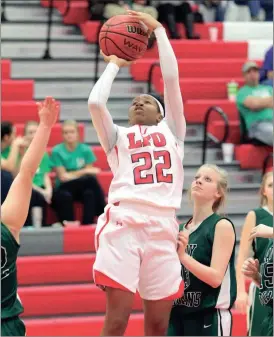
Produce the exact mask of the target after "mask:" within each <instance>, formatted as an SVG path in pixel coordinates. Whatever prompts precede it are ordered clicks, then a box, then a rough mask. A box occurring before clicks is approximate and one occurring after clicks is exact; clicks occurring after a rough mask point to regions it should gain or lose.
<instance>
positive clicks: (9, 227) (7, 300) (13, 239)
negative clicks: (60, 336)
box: [1, 97, 59, 336]
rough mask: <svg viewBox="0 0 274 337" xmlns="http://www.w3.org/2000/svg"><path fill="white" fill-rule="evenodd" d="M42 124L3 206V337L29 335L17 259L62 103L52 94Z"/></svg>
mask: <svg viewBox="0 0 274 337" xmlns="http://www.w3.org/2000/svg"><path fill="white" fill-rule="evenodd" d="M38 109H39V117H40V123H39V126H38V128H37V131H36V134H35V136H34V138H33V140H32V142H31V144H30V146H29V148H28V149H27V151H26V153H25V155H24V157H23V159H22V162H21V165H20V170H19V173H18V174H17V176H16V178H15V179H14V181H13V183H12V185H11V187H10V190H9V193H8V195H7V198H6V200H5V201H4V203H3V205H2V206H1V336H25V334H26V329H25V325H24V323H23V322H22V321H21V320H20V318H19V315H20V314H21V313H22V312H23V306H22V304H21V301H20V300H19V298H18V295H17V269H16V260H17V254H18V250H19V248H20V239H19V236H20V231H21V228H22V227H23V225H24V223H25V220H26V217H27V215H28V210H29V204H30V198H31V192H32V180H33V177H34V175H35V173H36V170H37V168H38V166H39V164H40V161H41V159H42V157H43V155H44V153H45V151H46V147H47V144H48V140H49V136H50V132H51V128H52V126H53V125H54V124H55V122H56V120H57V117H58V113H59V105H58V104H57V103H56V102H55V100H54V99H53V98H51V97H47V98H46V99H45V101H44V102H43V103H38Z"/></svg>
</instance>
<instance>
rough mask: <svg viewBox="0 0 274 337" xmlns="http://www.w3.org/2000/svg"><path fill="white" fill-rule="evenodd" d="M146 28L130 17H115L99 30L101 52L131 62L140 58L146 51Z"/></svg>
mask: <svg viewBox="0 0 274 337" xmlns="http://www.w3.org/2000/svg"><path fill="white" fill-rule="evenodd" d="M147 43H148V34H147V28H146V26H145V25H144V24H143V23H142V22H140V21H139V20H138V19H136V18H134V17H132V16H130V15H116V16H114V17H112V18H110V19H109V20H108V21H107V22H106V23H105V24H104V25H103V27H102V28H101V31H100V34H99V44H100V48H101V50H102V52H103V53H104V54H105V55H107V56H109V55H116V56H117V57H119V58H122V59H125V60H128V61H133V60H136V59H139V58H141V57H142V56H143V55H144V53H145V51H146V50H147Z"/></svg>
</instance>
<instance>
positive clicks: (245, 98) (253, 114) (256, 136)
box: [236, 62, 273, 146]
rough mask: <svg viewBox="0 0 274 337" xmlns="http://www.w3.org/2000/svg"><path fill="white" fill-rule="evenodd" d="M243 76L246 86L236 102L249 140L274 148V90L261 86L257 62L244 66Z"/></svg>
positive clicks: (239, 93) (241, 90)
mask: <svg viewBox="0 0 274 337" xmlns="http://www.w3.org/2000/svg"><path fill="white" fill-rule="evenodd" d="M243 75H244V78H245V85H244V86H243V87H242V88H241V89H240V90H239V92H238V95H237V99H236V101H237V107H238V109H239V112H240V114H241V117H242V120H243V121H244V123H245V128H246V129H247V133H248V138H249V139H252V140H257V141H259V142H261V143H263V144H266V145H269V146H273V124H272V123H273V88H272V87H270V86H267V85H262V84H259V77H260V75H259V67H258V65H257V64H256V63H255V62H247V63H245V64H244V65H243Z"/></svg>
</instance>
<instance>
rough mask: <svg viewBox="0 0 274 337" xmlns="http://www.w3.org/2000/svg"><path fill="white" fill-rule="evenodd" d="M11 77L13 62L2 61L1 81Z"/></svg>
mask: <svg viewBox="0 0 274 337" xmlns="http://www.w3.org/2000/svg"><path fill="white" fill-rule="evenodd" d="M10 75H11V61H10V60H1V79H2V80H8V79H10Z"/></svg>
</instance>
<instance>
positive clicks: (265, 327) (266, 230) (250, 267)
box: [242, 225, 273, 336]
mask: <svg viewBox="0 0 274 337" xmlns="http://www.w3.org/2000/svg"><path fill="white" fill-rule="evenodd" d="M255 238H261V239H264V241H265V243H266V249H265V253H264V257H263V262H262V264H260V263H259V260H258V259H256V260H254V259H253V258H248V259H247V260H246V261H245V262H244V264H243V267H242V272H243V274H244V275H245V276H247V277H251V278H252V279H253V282H254V284H255V285H256V287H257V288H258V291H259V299H260V303H261V305H262V306H263V307H264V306H267V307H268V310H267V315H266V316H265V317H264V318H263V320H262V321H261V323H260V329H261V331H260V334H259V335H258V336H273V229H272V228H271V227H269V226H266V225H259V226H256V227H255V228H253V230H252V232H251V235H250V240H254V239H255Z"/></svg>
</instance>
